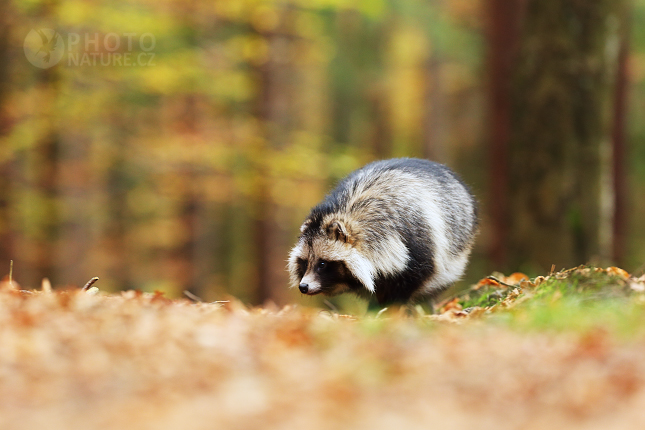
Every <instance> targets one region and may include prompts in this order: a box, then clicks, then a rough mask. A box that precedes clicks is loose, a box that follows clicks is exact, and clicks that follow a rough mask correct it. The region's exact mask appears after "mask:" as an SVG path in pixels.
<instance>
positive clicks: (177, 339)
mask: <svg viewBox="0 0 645 430" xmlns="http://www.w3.org/2000/svg"><path fill="white" fill-rule="evenodd" d="M644 290H645V278H634V277H632V276H629V275H628V274H627V273H625V272H624V271H622V270H620V269H617V268H608V269H594V268H582V267H581V268H576V269H572V270H569V271H564V272H559V273H555V274H551V275H550V276H545V277H539V278H536V279H533V280H526V278H525V277H524V276H522V275H520V274H515V275H512V276H509V277H503V276H501V275H497V276H496V277H495V278H494V279H490V278H486V279H484V280H482V281H480V282H479V283H478V284H477V285H474V286H472V287H471V288H470V289H469V290H467V291H465V292H463V293H462V294H461V295H460V296H459V297H457V298H455V299H454V300H451V301H448V302H445V303H443V304H442V305H441V306H440V309H438V312H437V314H435V315H424V314H423V312H422V310H420V308H419V309H412V310H408V312H405V310H398V311H397V310H390V311H386V312H384V313H381V314H379V315H376V314H369V315H367V316H363V317H354V316H346V315H339V314H336V313H331V312H327V311H320V310H316V309H311V308H298V307H285V308H283V309H262V308H256V309H247V308H245V307H244V306H243V305H242V304H240V303H238V302H235V301H230V302H225V303H221V302H220V303H210V304H207V303H193V302H190V301H188V300H169V299H166V298H165V297H163V295H161V294H144V293H138V292H134V291H129V292H125V293H122V294H112V295H106V294H102V293H100V292H98V293H97V290H96V289H92V290H90V291H89V292H87V291H82V290H81V289H72V290H65V291H57V290H55V291H53V292H52V291H50V290H49V289H48V288H45V290H44V291H40V290H39V291H23V290H19V289H18V288H16V287H15V285H13V284H9V282H8V281H6V280H5V281H4V282H3V283H2V284H0V428H2V429H36V428H46V429H48V430H57V429H65V430H67V429H73V428H88V429H100V428H105V429H182V430H190V429H223V428H235V429H258V428H262V429H277V428H281V429H282V428H285V429H286V428H289V429H296V428H300V429H308V430H311V429H313V430H315V429H330V428H345V429H369V430H374V429H397V428H406V429H416V428H419V429H421V428H424V429H425V428H450V429H478V430H479V429H496V430H497V429H517V428H522V429H526V430H528V429H557V428H566V429H575V428H585V429H596V428H597V429H612V430H615V429H643V428H645V407H644V405H645V312H644V311H645V293H644V292H643V291H644ZM90 293H95V294H90ZM410 313H412V314H415V315H412V316H411V315H410Z"/></svg>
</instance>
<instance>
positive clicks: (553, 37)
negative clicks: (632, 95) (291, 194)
mask: <svg viewBox="0 0 645 430" xmlns="http://www.w3.org/2000/svg"><path fill="white" fill-rule="evenodd" d="M526 7H527V9H526V14H525V17H524V20H523V27H522V34H521V36H520V45H519V46H520V48H519V52H518V58H517V63H516V65H515V67H514V72H513V79H512V81H511V85H512V87H511V97H510V102H511V103H510V115H511V116H510V136H509V140H508V144H509V146H508V163H509V165H508V174H509V184H510V187H509V194H508V197H509V200H510V205H509V209H510V210H509V211H508V212H507V213H506V214H502V216H504V217H506V219H507V220H508V232H507V233H508V247H507V252H508V255H509V257H510V263H511V266H512V267H514V268H517V267H521V266H524V267H525V268H533V269H537V270H542V271H543V270H546V269H549V268H550V267H551V265H552V264H555V265H556V268H562V267H570V266H573V265H576V264H583V263H588V262H593V261H594V260H597V258H598V257H599V256H600V255H601V249H600V231H601V228H602V227H603V226H602V225H601V223H602V222H604V221H602V222H601V176H602V175H601V174H602V169H603V165H602V163H603V161H602V160H601V145H602V144H603V142H609V136H610V127H609V121H608V118H609V116H610V115H609V113H610V112H611V106H612V98H611V97H610V94H611V88H610V87H611V86H610V84H609V74H608V70H609V67H611V66H614V65H613V64H608V59H607V57H606V50H607V44H608V40H609V31H608V25H607V23H608V22H609V21H610V20H609V18H610V17H611V15H612V14H613V12H614V11H615V10H616V2H614V1H612V0H596V1H593V2H584V1H578V0H528V2H527V6H526ZM502 167H503V165H502ZM605 167H606V166H605ZM498 168H500V166H493V169H498ZM498 221H499V220H498Z"/></svg>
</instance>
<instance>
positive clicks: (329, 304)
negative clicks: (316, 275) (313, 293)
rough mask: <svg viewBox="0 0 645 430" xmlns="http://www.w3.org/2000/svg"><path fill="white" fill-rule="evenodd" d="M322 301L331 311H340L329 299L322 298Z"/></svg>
mask: <svg viewBox="0 0 645 430" xmlns="http://www.w3.org/2000/svg"><path fill="white" fill-rule="evenodd" d="M323 303H324V304H326V305H327V307H328V308H329V309H331V310H332V311H334V312H336V313H338V314H339V313H340V312H338V308H337V307H336V306H334V304H333V303H332V302H330V301H329V300H327V299H324V300H323Z"/></svg>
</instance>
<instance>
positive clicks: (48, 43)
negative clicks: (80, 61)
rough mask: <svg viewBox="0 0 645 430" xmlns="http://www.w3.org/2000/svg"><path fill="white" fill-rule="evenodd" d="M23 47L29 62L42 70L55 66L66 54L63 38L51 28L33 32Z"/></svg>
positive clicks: (26, 38)
mask: <svg viewBox="0 0 645 430" xmlns="http://www.w3.org/2000/svg"><path fill="white" fill-rule="evenodd" d="M23 46H24V49H25V56H26V57H27V60H28V61H29V62H30V63H31V64H33V65H34V66H36V67H39V68H41V69H49V68H50V67H52V66H55V65H56V64H58V62H59V61H60V60H61V58H63V54H64V53H65V44H64V42H63V38H62V37H61V35H60V34H59V33H58V32H57V31H55V30H52V29H50V28H41V29H39V30H31V31H30V32H29V34H27V37H25V43H24V45H23Z"/></svg>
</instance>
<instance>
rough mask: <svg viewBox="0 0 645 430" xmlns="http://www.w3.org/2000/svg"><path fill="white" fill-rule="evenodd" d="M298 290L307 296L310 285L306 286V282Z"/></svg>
mask: <svg viewBox="0 0 645 430" xmlns="http://www.w3.org/2000/svg"><path fill="white" fill-rule="evenodd" d="M298 289H299V290H300V292H301V293H302V294H307V292H308V291H309V284H305V283H304V282H303V283H302V284H300V285H299V286H298Z"/></svg>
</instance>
